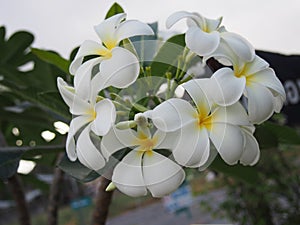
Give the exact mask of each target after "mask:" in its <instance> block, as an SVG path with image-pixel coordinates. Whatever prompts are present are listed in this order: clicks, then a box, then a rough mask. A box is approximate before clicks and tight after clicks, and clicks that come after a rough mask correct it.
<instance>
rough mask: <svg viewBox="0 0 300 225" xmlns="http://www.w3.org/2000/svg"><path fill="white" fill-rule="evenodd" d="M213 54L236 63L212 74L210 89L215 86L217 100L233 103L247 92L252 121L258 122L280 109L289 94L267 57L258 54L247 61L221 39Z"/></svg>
mask: <svg viewBox="0 0 300 225" xmlns="http://www.w3.org/2000/svg"><path fill="white" fill-rule="evenodd" d="M212 56H213V57H215V58H216V59H221V60H223V62H225V61H224V60H226V61H227V63H229V65H231V66H232V67H233V69H231V68H227V67H225V68H222V69H219V70H218V71H216V72H215V73H214V74H213V75H212V77H211V85H210V86H208V87H207V90H208V92H209V89H210V90H211V91H210V93H209V94H210V95H211V96H212V97H213V99H214V101H215V102H216V103H217V104H220V105H223V106H226V105H230V104H233V103H235V102H236V101H238V100H239V99H240V98H241V96H242V95H243V94H244V95H245V97H247V110H248V114H249V118H250V121H251V122H252V123H256V124H260V123H262V122H264V121H265V120H267V119H268V118H270V117H271V116H272V114H273V113H274V112H280V110H281V108H282V106H283V103H284V101H285V99H286V94H285V91H284V88H283V86H282V84H281V82H280V81H279V79H278V78H277V77H276V75H275V72H274V70H273V69H272V68H270V67H269V64H268V63H267V62H266V61H265V60H263V59H262V58H260V57H259V56H255V58H254V59H253V60H252V61H250V62H248V61H244V60H242V59H241V58H239V57H238V56H237V55H236V54H235V52H233V51H232V49H231V48H230V47H229V46H228V45H227V44H226V43H221V45H220V46H219V48H218V49H217V50H216V51H215V52H214V53H213V54H212ZM204 60H206V59H204Z"/></svg>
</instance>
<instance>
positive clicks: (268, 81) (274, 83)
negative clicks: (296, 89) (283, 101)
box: [250, 68, 285, 98]
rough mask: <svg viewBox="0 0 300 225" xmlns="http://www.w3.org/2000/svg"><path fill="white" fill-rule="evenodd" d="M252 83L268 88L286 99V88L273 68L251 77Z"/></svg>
mask: <svg viewBox="0 0 300 225" xmlns="http://www.w3.org/2000/svg"><path fill="white" fill-rule="evenodd" d="M250 81H251V82H256V83H259V84H261V85H263V86H266V87H268V88H270V89H272V90H273V91H274V92H277V94H279V95H281V96H282V97H283V98H285V91H284V88H283V86H282V84H281V82H280V80H279V79H278V78H277V77H276V75H275V71H274V70H273V69H272V68H267V69H264V70H261V71H259V72H257V73H255V74H253V75H252V76H250Z"/></svg>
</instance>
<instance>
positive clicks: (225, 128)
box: [209, 123, 244, 165]
mask: <svg viewBox="0 0 300 225" xmlns="http://www.w3.org/2000/svg"><path fill="white" fill-rule="evenodd" d="M209 136H210V139H211V141H212V142H213V144H214V146H215V147H216V149H217V150H218V152H219V154H220V155H221V157H222V159H223V160H224V161H225V162H226V163H227V164H229V165H233V164H236V163H237V162H238V160H239V159H240V157H241V155H242V154H243V148H244V137H243V135H242V132H241V130H240V128H239V127H238V126H234V125H230V124H224V123H214V124H213V127H212V129H211V131H210V135H209Z"/></svg>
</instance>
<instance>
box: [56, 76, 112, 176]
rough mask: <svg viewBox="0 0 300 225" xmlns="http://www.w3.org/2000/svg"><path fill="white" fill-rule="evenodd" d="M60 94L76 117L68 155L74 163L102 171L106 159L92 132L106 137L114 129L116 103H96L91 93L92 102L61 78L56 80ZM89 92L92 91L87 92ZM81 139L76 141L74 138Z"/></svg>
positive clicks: (104, 101) (107, 101) (67, 143)
mask: <svg viewBox="0 0 300 225" xmlns="http://www.w3.org/2000/svg"><path fill="white" fill-rule="evenodd" d="M57 86H58V89H59V92H60V94H61V96H62V98H63V100H64V101H65V103H66V104H67V105H68V106H69V108H70V112H71V113H72V114H73V115H74V116H75V117H74V118H73V119H72V120H71V123H70V128H69V133H68V137H67V142H66V152H67V156H68V158H69V159H70V160H71V161H75V160H76V159H77V158H78V160H79V161H80V162H81V163H82V164H83V165H85V166H86V167H88V168H90V169H92V170H99V169H101V168H102V167H103V166H104V165H105V159H104V157H103V156H102V154H101V153H100V151H99V149H98V148H97V147H96V146H95V145H94V144H93V142H92V140H91V136H90V133H91V131H92V132H94V133H95V134H96V135H99V136H104V135H106V134H107V133H108V131H109V130H110V129H111V127H112V125H113V124H114V122H115V119H116V110H115V106H114V104H113V103H112V102H111V100H109V99H103V100H100V101H96V97H95V96H96V94H95V93H94V94H90V95H87V96H89V99H87V98H86V96H82V95H80V94H78V93H82V92H83V91H79V92H78V93H77V92H76V89H74V88H73V87H71V86H69V85H68V84H67V83H66V82H65V81H64V80H63V79H62V78H60V77H59V78H58V79H57ZM85 91H86V92H89V90H85ZM78 132H79V135H78V138H77V140H76V142H75V135H77V134H78Z"/></svg>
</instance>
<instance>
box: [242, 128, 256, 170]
mask: <svg viewBox="0 0 300 225" xmlns="http://www.w3.org/2000/svg"><path fill="white" fill-rule="evenodd" d="M243 135H244V138H245V148H244V151H243V154H242V156H241V159H240V162H241V163H242V164H243V165H245V166H248V165H250V166H253V165H254V164H256V163H257V161H258V159H259V156H260V151H259V145H258V143H257V141H256V139H255V137H254V136H253V135H252V134H251V133H249V132H248V131H247V130H243Z"/></svg>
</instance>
